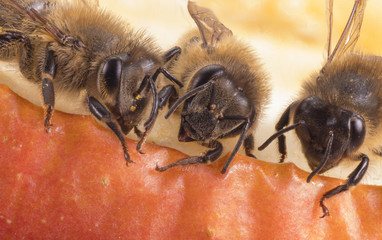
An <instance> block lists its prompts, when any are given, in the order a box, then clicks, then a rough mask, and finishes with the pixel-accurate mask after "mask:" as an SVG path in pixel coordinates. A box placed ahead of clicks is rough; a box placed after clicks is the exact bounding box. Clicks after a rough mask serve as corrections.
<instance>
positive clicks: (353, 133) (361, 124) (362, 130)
mask: <svg viewBox="0 0 382 240" xmlns="http://www.w3.org/2000/svg"><path fill="white" fill-rule="evenodd" d="M365 134H366V127H365V120H364V119H363V118H362V117H361V116H355V117H353V118H351V120H350V145H349V148H350V149H349V150H350V151H354V150H356V149H358V148H359V147H360V146H361V145H362V143H363V141H364V139H365Z"/></svg>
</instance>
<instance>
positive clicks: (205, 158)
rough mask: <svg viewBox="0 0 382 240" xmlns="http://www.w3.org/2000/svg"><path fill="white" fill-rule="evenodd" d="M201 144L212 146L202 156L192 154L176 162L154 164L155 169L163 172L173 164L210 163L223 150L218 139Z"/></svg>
mask: <svg viewBox="0 0 382 240" xmlns="http://www.w3.org/2000/svg"><path fill="white" fill-rule="evenodd" d="M202 145H203V146H206V147H209V148H213V149H211V150H208V151H207V152H206V153H205V154H204V155H202V156H193V157H188V158H183V159H181V160H179V161H177V162H174V163H171V164H169V165H167V166H164V167H159V166H158V165H157V166H156V168H155V170H156V171H158V172H164V171H166V170H167V169H169V168H172V167H175V166H186V165H191V164H198V163H211V162H213V161H215V160H216V159H218V158H219V157H220V155H221V154H222V151H223V146H222V144H221V143H220V142H218V141H212V142H209V143H208V144H206V143H202Z"/></svg>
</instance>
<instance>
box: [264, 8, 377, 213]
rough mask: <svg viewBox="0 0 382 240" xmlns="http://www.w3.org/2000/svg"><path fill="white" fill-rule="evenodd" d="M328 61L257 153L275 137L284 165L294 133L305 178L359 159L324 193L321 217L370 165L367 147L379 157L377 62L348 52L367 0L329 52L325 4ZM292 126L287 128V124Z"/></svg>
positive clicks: (330, 18) (330, 12) (331, 11)
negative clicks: (307, 172) (342, 179)
mask: <svg viewBox="0 0 382 240" xmlns="http://www.w3.org/2000/svg"><path fill="white" fill-rule="evenodd" d="M328 3H329V4H328V6H329V8H328V10H329V12H328V13H329V14H328V16H329V38H328V45H327V46H328V49H327V50H328V51H327V53H328V58H327V61H326V63H325V64H324V66H323V67H322V68H321V70H320V71H319V72H318V73H315V74H313V75H312V76H311V78H310V80H309V81H306V82H305V83H304V84H303V86H302V91H301V93H300V96H299V98H298V99H297V100H295V101H294V102H292V103H291V104H290V105H289V106H288V107H287V109H286V110H285V111H284V113H283V114H282V115H281V117H280V119H279V121H278V122H277V123H276V126H275V128H276V131H277V132H276V133H275V134H273V135H272V136H271V137H269V138H268V140H266V141H265V142H264V144H263V145H261V146H260V147H259V150H263V149H264V148H265V147H267V146H268V145H269V144H270V142H272V141H273V140H274V139H276V138H278V147H279V152H280V154H281V158H280V162H283V161H284V159H285V157H286V154H287V151H286V142H285V139H286V137H285V135H284V133H286V132H288V131H290V130H295V131H296V134H297V137H298V138H299V140H300V142H301V146H302V152H303V153H304V155H305V157H306V159H307V162H308V164H309V166H310V168H311V169H312V172H311V174H310V175H309V176H308V178H307V182H310V181H311V180H312V178H313V177H314V176H315V175H316V174H318V173H323V172H325V171H327V170H329V169H332V168H333V167H336V166H337V165H338V164H339V163H340V162H342V161H343V160H345V159H347V158H351V159H354V160H359V161H360V162H359V164H358V166H357V167H356V168H355V169H354V170H353V171H352V172H351V173H350V174H349V175H348V179H347V181H346V183H345V184H342V185H339V186H337V187H335V188H333V189H331V190H329V191H327V192H326V193H325V194H324V195H323V196H322V197H321V199H320V206H321V208H322V210H323V213H324V215H323V216H322V217H325V216H328V215H329V210H328V209H327V207H326V206H325V204H324V200H325V199H327V198H331V197H333V196H335V195H337V194H339V193H341V192H344V191H347V190H348V189H349V188H350V187H352V186H355V185H357V184H358V183H359V182H360V181H361V180H362V178H363V177H364V176H365V173H366V171H367V169H368V167H369V157H368V154H369V152H370V151H369V149H371V150H372V152H374V153H377V154H379V155H381V151H380V145H381V143H380V140H382V136H381V134H380V131H381V130H382V129H381V125H380V123H379V121H380V120H379V119H381V117H382V115H381V114H382V109H381V106H382V93H381V84H382V82H381V80H382V78H381V73H382V58H381V57H378V56H368V55H363V54H360V53H358V52H354V51H349V50H353V49H354V46H355V43H356V42H357V40H358V38H359V35H360V30H361V26H362V21H363V16H364V12H365V7H366V0H355V3H354V6H353V10H352V11H351V13H350V17H349V19H348V22H347V24H346V26H345V28H344V30H343V32H342V34H341V36H340V38H339V40H338V42H337V44H336V46H335V48H334V49H333V50H332V49H331V36H332V35H331V33H332V23H333V21H332V15H333V14H332V13H333V1H329V2H328ZM289 124H291V125H290V126H288V125H289Z"/></svg>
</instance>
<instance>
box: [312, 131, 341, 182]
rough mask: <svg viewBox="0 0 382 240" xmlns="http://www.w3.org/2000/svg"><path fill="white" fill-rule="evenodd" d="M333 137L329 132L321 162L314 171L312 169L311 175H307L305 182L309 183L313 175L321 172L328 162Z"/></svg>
mask: <svg viewBox="0 0 382 240" xmlns="http://www.w3.org/2000/svg"><path fill="white" fill-rule="evenodd" d="M333 137H334V133H333V131H330V132H329V141H328V145H327V146H326V150H325V154H324V157H323V158H322V161H321V162H320V164H319V165H318V166H317V167H316V169H314V170H313V172H312V173H311V174H309V176H308V178H307V179H306V182H310V180H312V178H313V177H314V175H316V174H317V173H318V172H319V171H321V169H322V168H323V167H324V166H325V164H326V163H327V162H328V159H329V152H330V150H331V149H332V143H333Z"/></svg>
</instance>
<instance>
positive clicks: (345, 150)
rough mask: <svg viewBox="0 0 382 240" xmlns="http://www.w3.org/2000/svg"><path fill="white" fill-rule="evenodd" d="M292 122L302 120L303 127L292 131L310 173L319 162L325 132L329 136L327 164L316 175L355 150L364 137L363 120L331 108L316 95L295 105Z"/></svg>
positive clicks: (336, 163)
mask: <svg viewBox="0 0 382 240" xmlns="http://www.w3.org/2000/svg"><path fill="white" fill-rule="evenodd" d="M294 121H295V123H297V122H299V121H304V122H305V124H306V125H305V126H303V127H299V128H296V133H297V136H298V137H299V139H300V140H301V144H302V147H303V149H304V154H305V156H306V158H307V160H308V164H309V166H310V167H311V169H312V170H313V169H316V168H317V166H318V165H319V164H320V163H321V162H322V161H323V159H324V156H325V152H326V149H327V146H328V141H329V132H331V133H332V134H333V142H332V145H331V149H330V151H329V157H328V160H327V161H328V163H327V164H326V165H325V166H324V167H323V168H322V169H321V171H320V172H325V171H327V170H328V169H331V168H333V167H335V166H336V165H338V164H339V163H340V161H341V159H342V158H343V157H346V156H347V155H348V154H352V153H353V152H355V151H356V150H358V149H359V147H360V146H361V145H362V143H363V141H364V138H365V134H366V126H365V120H364V119H363V117H362V116H361V115H359V114H356V113H354V112H352V111H348V110H345V109H343V108H340V107H338V106H335V105H332V104H330V103H328V102H326V101H324V100H322V99H320V98H318V97H316V96H311V97H308V98H306V99H304V100H303V101H302V102H301V103H300V104H299V105H298V106H297V108H296V112H295V120H294Z"/></svg>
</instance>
